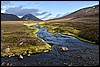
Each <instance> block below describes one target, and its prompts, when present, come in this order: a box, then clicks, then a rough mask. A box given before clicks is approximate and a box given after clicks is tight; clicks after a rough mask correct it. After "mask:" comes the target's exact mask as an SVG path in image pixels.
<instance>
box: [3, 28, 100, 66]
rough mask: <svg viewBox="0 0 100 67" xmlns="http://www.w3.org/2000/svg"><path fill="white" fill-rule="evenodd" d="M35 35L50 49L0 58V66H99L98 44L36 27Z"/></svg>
mask: <svg viewBox="0 0 100 67" xmlns="http://www.w3.org/2000/svg"><path fill="white" fill-rule="evenodd" d="M37 28H39V29H40V31H39V32H38V33H37V35H38V36H39V37H40V38H42V39H44V40H45V41H46V42H47V43H49V44H50V45H52V51H50V52H45V53H40V54H34V55H31V56H27V55H25V56H23V59H19V58H18V57H17V56H14V57H11V58H8V57H5V58H1V66H99V45H96V44H90V43H86V42H82V41H80V40H78V39H77V38H75V37H72V36H67V35H62V34H60V33H57V35H58V36H56V37H55V35H53V34H51V33H48V32H47V30H46V29H43V28H41V27H37Z"/></svg>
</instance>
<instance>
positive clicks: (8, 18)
mask: <svg viewBox="0 0 100 67" xmlns="http://www.w3.org/2000/svg"><path fill="white" fill-rule="evenodd" d="M21 20H22V19H20V18H19V17H17V16H16V15H13V14H5V13H1V21H21Z"/></svg>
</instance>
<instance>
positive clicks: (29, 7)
mask: <svg viewBox="0 0 100 67" xmlns="http://www.w3.org/2000/svg"><path fill="white" fill-rule="evenodd" d="M97 4H99V1H1V13H8V14H15V15H17V16H19V17H22V16H23V15H25V14H28V13H31V14H33V15H34V16H36V17H38V18H40V19H42V20H46V19H52V18H57V17H61V16H63V15H66V14H69V13H71V12H74V11H76V10H78V9H81V8H85V7H89V6H93V5H97Z"/></svg>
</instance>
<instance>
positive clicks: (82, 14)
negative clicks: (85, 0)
mask: <svg viewBox="0 0 100 67" xmlns="http://www.w3.org/2000/svg"><path fill="white" fill-rule="evenodd" d="M79 18H93V19H95V18H97V19H99V5H95V6H91V7H86V8H82V9H79V10H77V11H75V12H73V13H71V14H69V15H66V16H63V17H60V18H57V19H52V20H54V21H65V20H74V19H79ZM48 21H51V20H48Z"/></svg>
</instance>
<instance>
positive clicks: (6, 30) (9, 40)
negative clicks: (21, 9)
mask: <svg viewBox="0 0 100 67" xmlns="http://www.w3.org/2000/svg"><path fill="white" fill-rule="evenodd" d="M30 25H31V24H27V25H25V23H23V21H22V22H21V23H17V22H16V23H13V22H11V23H10V22H1V30H2V32H1V43H2V45H1V57H4V56H6V55H10V54H22V53H23V52H24V51H29V53H30V54H34V53H40V52H43V51H44V50H51V46H50V45H49V44H47V43H46V42H45V41H43V40H42V39H40V38H39V37H38V36H37V32H38V31H39V30H38V29H37V28H35V27H33V28H32V29H30V28H29V26H30ZM34 25H35V24H34ZM20 43H23V44H22V45H20ZM7 46H9V48H10V52H8V53H6V52H4V49H6V48H7Z"/></svg>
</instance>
